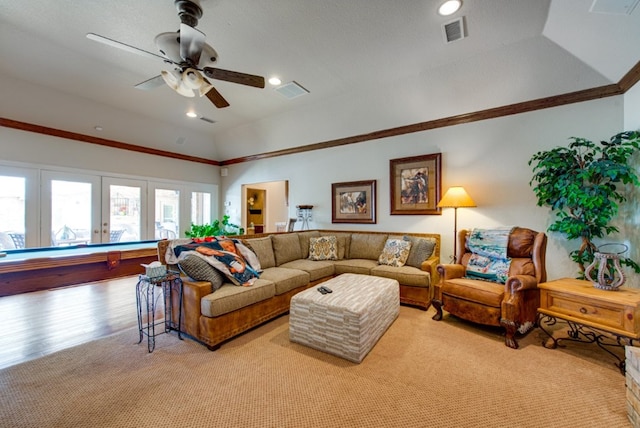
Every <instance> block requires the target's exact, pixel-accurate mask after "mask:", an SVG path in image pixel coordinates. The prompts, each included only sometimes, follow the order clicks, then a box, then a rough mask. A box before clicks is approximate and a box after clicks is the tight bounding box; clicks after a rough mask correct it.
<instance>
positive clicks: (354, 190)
mask: <svg viewBox="0 0 640 428" xmlns="http://www.w3.org/2000/svg"><path fill="white" fill-rule="evenodd" d="M375 222H376V180H366V181H351V182H348V183H333V184H331V223H375Z"/></svg>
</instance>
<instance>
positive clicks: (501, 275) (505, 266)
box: [466, 227, 513, 284]
mask: <svg viewBox="0 0 640 428" xmlns="http://www.w3.org/2000/svg"><path fill="white" fill-rule="evenodd" d="M512 230H513V227H499V228H495V229H473V230H472V231H471V234H470V235H469V242H468V247H469V250H471V253H472V254H471V258H470V259H469V263H467V271H466V277H467V278H469V279H482V280H485V281H492V282H499V283H501V284H504V283H505V282H506V281H507V278H508V276H509V266H510V265H511V259H509V258H508V257H507V247H508V245H509V235H510V234H511V231H512Z"/></svg>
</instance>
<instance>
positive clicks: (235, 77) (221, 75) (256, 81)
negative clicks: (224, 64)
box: [202, 67, 264, 88]
mask: <svg viewBox="0 0 640 428" xmlns="http://www.w3.org/2000/svg"><path fill="white" fill-rule="evenodd" d="M202 71H203V72H204V74H205V76H207V77H208V78H210V79H216V80H224V81H226V82H232V83H239V84H241V85H247V86H253V87H254V88H264V77H262V76H255V75H253V74H246V73H239V72H237V71H229V70H222V69H220V68H213V67H205V68H204V69H203V70H202Z"/></svg>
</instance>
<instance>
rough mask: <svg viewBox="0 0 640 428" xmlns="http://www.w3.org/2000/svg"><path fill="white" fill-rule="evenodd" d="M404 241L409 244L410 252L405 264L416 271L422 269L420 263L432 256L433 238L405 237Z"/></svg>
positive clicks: (434, 242) (434, 241)
mask: <svg viewBox="0 0 640 428" xmlns="http://www.w3.org/2000/svg"><path fill="white" fill-rule="evenodd" d="M404 239H405V240H407V241H410V242H411V251H409V257H408V258H407V262H406V263H405V264H406V265H407V266H413V267H416V268H418V269H420V268H422V262H423V261H425V260H427V259H428V258H429V257H431V255H432V254H433V250H434V249H435V246H436V240H435V239H434V238H419V237H417V236H405V237H404Z"/></svg>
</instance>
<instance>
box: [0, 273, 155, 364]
mask: <svg viewBox="0 0 640 428" xmlns="http://www.w3.org/2000/svg"><path fill="white" fill-rule="evenodd" d="M137 280H138V278H137V275H136V276H129V277H124V278H118V279H112V280H106V281H99V282H93V283H88V284H82V285H76V286H71V287H66V288H57V289H52V290H45V291H36V292H33V293H24V294H17V295H13V296H5V297H0V325H2V326H3V329H2V330H0V369H1V368H5V367H9V366H12V365H14V364H18V363H21V362H24V361H28V360H31V359H34V358H38V357H41V356H43V355H47V354H50V353H53V352H56V351H59V350H61V349H65V348H69V347H71V346H75V345H78V344H81V343H85V342H89V341H91V340H95V339H97V338H100V337H103V336H108V335H110V334H113V333H116V332H119V331H122V330H125V329H128V328H132V327H136V326H137V325H138V319H137V311H136V294H135V290H136V283H137ZM156 313H157V314H158V312H156ZM161 314H162V310H161V309H160V311H159V314H158V315H159V316H160V317H161V316H162V315H161ZM158 315H156V317H158Z"/></svg>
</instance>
